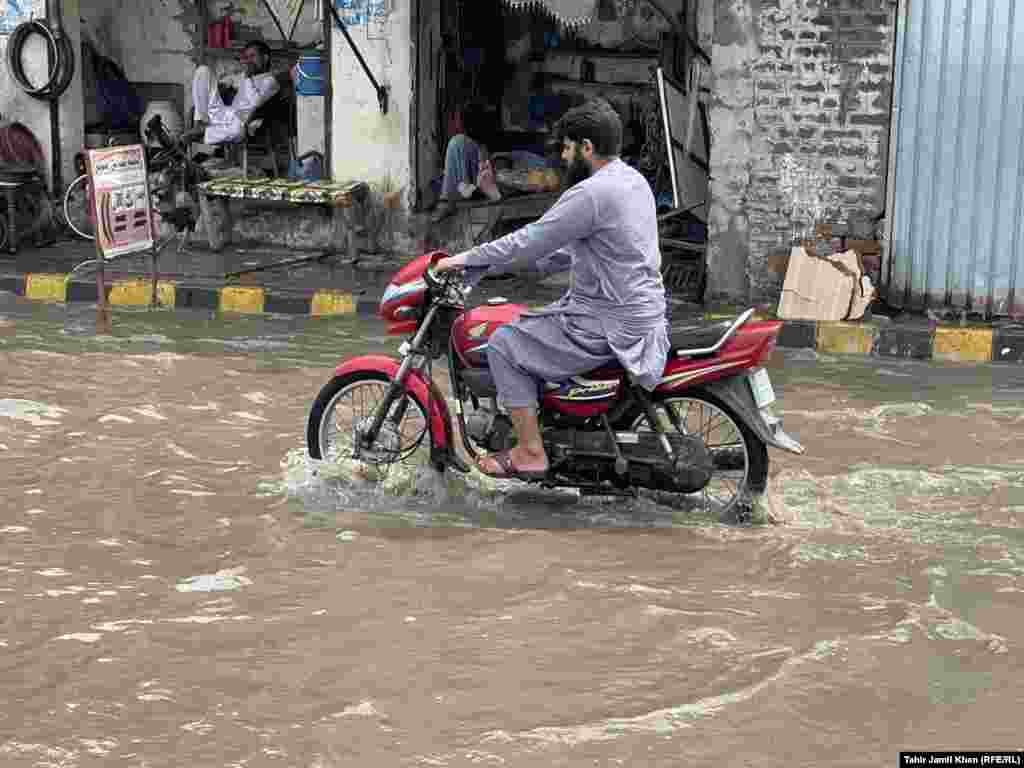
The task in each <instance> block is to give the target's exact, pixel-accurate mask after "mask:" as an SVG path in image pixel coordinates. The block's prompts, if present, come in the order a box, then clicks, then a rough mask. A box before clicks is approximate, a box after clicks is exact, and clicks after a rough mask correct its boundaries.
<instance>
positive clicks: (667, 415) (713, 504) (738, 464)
mask: <svg viewBox="0 0 1024 768" xmlns="http://www.w3.org/2000/svg"><path fill="white" fill-rule="evenodd" d="M653 405H654V410H655V411H656V412H657V417H658V426H659V427H660V428H661V429H662V430H663V431H665V432H666V433H668V434H671V433H673V432H676V431H681V432H682V433H683V434H687V435H693V436H696V437H699V438H700V439H701V440H703V441H704V445H705V446H707V449H708V452H709V453H710V454H711V459H712V463H713V465H714V468H715V469H714V474H713V475H712V477H711V480H710V481H709V482H708V484H707V486H705V487H704V489H703V490H701V491H698V492H697V493H693V494H688V495H687V497H688V498H690V499H692V500H693V501H695V502H696V504H697V507H698V509H700V511H702V512H706V513H707V512H713V513H717V514H718V515H719V516H722V517H724V516H727V515H733V516H735V517H736V518H737V519H744V518H745V517H746V516H747V514H748V513H749V511H750V506H751V497H752V495H753V494H760V493H763V492H764V490H765V488H766V487H767V484H768V447H767V446H766V445H765V444H764V442H763V441H762V440H761V439H760V438H759V437H758V436H757V435H755V434H754V432H753V431H752V430H751V429H750V427H748V426H747V425H746V424H744V423H743V421H742V420H741V419H740V418H739V417H738V416H737V415H736V414H735V413H734V412H733V411H732V409H731V408H729V406H727V405H726V404H725V403H723V402H721V401H720V400H718V399H717V398H714V397H712V396H710V395H708V394H705V393H703V392H702V393H699V394H698V393H693V394H690V395H687V396H679V397H667V398H664V399H662V400H658V401H655V403H654V404H653ZM677 425H678V427H679V428H680V429H679V430H677ZM650 428H651V427H650V424H649V423H648V419H647V415H646V414H645V413H643V412H640V413H636V414H634V415H633V417H632V419H631V420H630V425H629V429H630V430H631V431H634V432H642V431H645V430H650Z"/></svg>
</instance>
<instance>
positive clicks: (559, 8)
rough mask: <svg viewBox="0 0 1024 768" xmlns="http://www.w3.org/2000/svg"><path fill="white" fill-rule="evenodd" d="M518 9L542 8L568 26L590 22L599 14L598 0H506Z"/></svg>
mask: <svg viewBox="0 0 1024 768" xmlns="http://www.w3.org/2000/svg"><path fill="white" fill-rule="evenodd" d="M505 3H506V4H507V5H509V6H511V7H512V8H515V9H516V10H520V9H527V10H533V9H537V8H540V9H542V10H545V11H547V12H548V13H550V14H551V15H552V16H554V17H555V18H556V19H558V21H559V22H561V23H562V24H564V25H565V26H567V27H578V26H581V25H583V24H588V23H590V22H591V21H592V20H593V19H594V18H595V17H596V16H597V6H598V5H599V2H598V0H505Z"/></svg>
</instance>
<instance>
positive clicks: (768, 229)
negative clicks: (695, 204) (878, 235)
mask: <svg viewBox="0 0 1024 768" xmlns="http://www.w3.org/2000/svg"><path fill="white" fill-rule="evenodd" d="M715 2H716V14H715V29H714V47H713V53H712V70H713V80H712V99H711V104H710V114H709V117H710V124H711V130H712V155H711V173H712V192H711V195H712V207H711V211H710V214H709V235H710V240H711V242H710V247H709V254H708V261H709V278H710V282H709V292H710V294H711V295H712V296H713V297H715V296H728V297H730V298H747V299H750V300H754V301H762V300H770V299H773V298H776V297H777V296H778V293H779V290H780V288H781V277H780V276H779V275H777V274H776V273H775V272H773V271H772V270H770V269H769V268H768V259H769V257H770V256H771V255H772V254H774V253H778V252H780V251H781V252H788V249H789V246H790V245H791V243H792V242H794V241H795V240H799V239H800V238H801V237H803V236H804V235H805V234H806V235H809V236H811V237H813V236H814V233H815V228H816V225H818V224H824V223H830V224H832V225H833V231H834V232H835V234H837V235H840V234H844V233H849V234H851V235H859V236H862V237H863V236H865V235H868V236H869V235H870V230H871V227H872V225H871V220H872V218H873V217H875V216H876V215H878V214H880V213H881V212H882V211H883V209H884V204H885V176H886V162H887V160H886V157H887V150H888V134H889V123H890V113H891V92H892V85H891V84H892V41H893V28H892V19H893V14H892V12H891V9H892V6H893V3H892V0H715Z"/></svg>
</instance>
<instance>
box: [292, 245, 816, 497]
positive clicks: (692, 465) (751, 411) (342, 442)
mask: <svg viewBox="0 0 1024 768" xmlns="http://www.w3.org/2000/svg"><path fill="white" fill-rule="evenodd" d="M445 256H447V254H445V253H443V252H435V253H431V254H425V255H422V256H420V257H419V258H417V259H415V260H414V261H412V262H411V263H409V264H408V265H406V266H405V267H404V268H403V269H402V270H401V271H400V272H399V273H398V274H397V275H396V276H395V277H394V279H393V281H392V282H391V284H390V285H389V286H388V288H387V290H386V292H385V294H384V297H383V299H382V301H381V304H380V315H381V317H382V318H383V319H384V320H385V321H386V322H387V323H388V325H389V329H388V332H389V333H390V334H395V335H400V334H412V338H411V339H410V340H407V341H405V342H403V344H402V345H401V347H400V349H399V351H400V354H401V359H395V358H392V357H388V356H384V355H366V356H362V357H357V358H354V359H351V360H347V361H345V362H343V363H342V364H341V365H339V366H338V368H337V370H336V371H335V373H334V377H333V378H332V379H331V380H330V381H329V382H328V383H327V384H326V385H325V386H324V387H323V389H322V390H321V391H320V393H319V395H318V396H317V398H316V400H315V401H314V403H313V407H312V409H311V411H310V414H309V420H308V425H307V433H306V437H307V442H308V448H309V454H310V456H311V457H313V458H314V459H321V460H328V461H332V460H333V461H337V460H340V459H351V460H355V461H359V462H364V463H366V464H371V465H378V466H387V465H391V464H394V463H396V462H399V461H402V460H405V459H407V458H409V457H410V456H411V455H412V454H413V453H414V452H415V451H417V449H419V448H420V447H421V446H422V445H424V441H426V440H429V456H430V462H431V464H432V465H433V466H434V467H436V468H437V469H438V470H440V471H442V472H443V471H444V470H445V469H447V468H449V467H451V468H452V469H455V470H457V471H459V472H463V473H465V472H469V471H470V467H469V466H467V464H466V462H465V461H464V460H463V459H462V457H461V456H460V455H459V453H458V452H457V450H456V440H457V439H460V440H461V443H462V446H463V447H464V449H465V451H466V453H467V454H468V455H469V457H470V458H471V459H473V460H475V459H476V457H477V456H478V453H479V451H481V450H486V451H500V450H505V449H508V448H510V447H511V446H512V445H513V444H514V441H515V435H514V432H513V430H512V424H511V421H510V420H509V417H508V415H507V414H506V413H505V412H504V411H503V409H502V408H501V407H500V406H499V405H498V402H497V389H496V388H495V384H494V379H493V378H492V376H491V373H490V369H489V368H488V364H487V345H488V339H489V338H490V335H491V334H492V333H493V332H494V331H495V330H496V329H497V328H499V327H501V326H502V325H503V324H505V323H509V322H512V321H514V320H515V319H516V318H517V317H519V316H520V315H521V314H522V313H523V312H525V311H526V309H527V308H526V307H525V306H522V305H519V304H510V303H508V302H507V301H506V300H505V299H492V300H490V301H488V302H487V303H486V304H485V305H483V306H479V307H476V308H474V309H471V310H469V311H467V310H466V298H467V296H468V293H469V291H470V290H471V288H470V287H468V286H467V284H466V283H465V282H464V280H463V277H462V276H461V275H459V274H458V273H451V272H447V273H444V274H440V275H439V274H436V273H435V272H434V271H433V270H432V265H433V264H435V263H436V262H437V261H438V260H439V259H441V258H444V257H445ZM753 312H754V311H753V310H752V309H750V310H747V311H746V312H744V313H743V314H742V315H740V316H739V317H737V318H736V319H735V320H733V321H725V322H721V323H716V324H703V325H695V326H689V327H686V328H681V329H675V330H673V331H672V332H671V335H670V338H671V343H672V352H671V354H670V356H669V360H668V363H667V364H666V366H665V373H664V376H663V378H662V380H661V384H660V385H659V386H658V387H657V389H655V390H654V391H653V392H650V393H649V392H647V391H646V390H644V389H642V388H641V387H637V386H634V385H633V384H632V383H631V381H630V379H629V376H628V375H627V373H626V372H625V370H624V369H623V368H622V367H620V366H619V365H618V364H609V365H605V366H603V367H601V368H598V369H597V370H594V371H591V372H590V373H587V374H585V375H583V376H574V377H572V378H571V379H570V380H569V381H561V382H546V383H543V384H541V398H540V409H539V411H538V416H539V420H540V423H541V431H542V436H543V440H544V447H545V449H546V450H547V455H548V462H549V466H550V469H549V471H548V474H547V476H546V477H545V478H544V479H543V480H539V481H537V482H539V483H540V484H541V485H543V486H547V487H569V488H577V489H579V490H580V491H581V492H582V493H585V494H595V495H603V496H606V495H634V494H635V493H636V491H637V490H638V489H640V488H646V489H651V490H655V491H662V492H669V493H675V494H699V496H697V497H696V498H697V501H698V502H701V503H702V504H703V506H704V508H705V509H708V508H712V507H715V508H717V509H718V510H719V511H721V512H725V511H727V510H730V509H732V508H733V507H734V506H736V505H737V504H741V503H744V501H745V500H746V501H747V503H749V498H750V495H751V494H754V493H759V492H762V491H763V490H764V488H765V485H766V482H767V477H768V450H767V447H768V446H772V447H775V448H781V449H782V450H786V451H790V452H792V453H796V454H800V453H803V450H804V449H803V447H802V446H801V445H800V444H799V443H798V442H797V441H796V440H794V439H793V438H791V437H790V436H789V435H787V434H786V433H785V432H784V431H783V430H782V427H781V423H780V421H779V419H778V418H777V417H775V416H774V415H773V413H772V411H771V404H772V403H773V402H774V400H775V394H774V391H773V388H772V384H771V380H770V379H769V376H768V373H767V371H765V369H764V368H763V367H762V366H763V364H764V363H765V362H766V361H767V360H768V358H769V357H770V356H771V354H772V350H773V349H774V348H775V344H776V341H777V338H778V334H779V330H780V328H781V327H782V323H780V322H757V321H753V320H751V316H752V315H753ZM441 357H447V368H448V377H449V381H450V386H451V393H450V394H451V400H452V402H453V403H454V406H455V417H454V419H453V417H452V414H451V412H450V410H449V407H448V402H449V401H448V399H446V397H445V395H444V394H442V392H441V391H440V390H439V389H438V387H437V385H436V384H435V382H434V380H433V377H432V375H431V363H432V361H434V360H437V359H439V358H441ZM456 423H457V424H458V430H456V428H455V426H456ZM457 434H458V435H459V436H460V437H459V438H457V437H456V435H457Z"/></svg>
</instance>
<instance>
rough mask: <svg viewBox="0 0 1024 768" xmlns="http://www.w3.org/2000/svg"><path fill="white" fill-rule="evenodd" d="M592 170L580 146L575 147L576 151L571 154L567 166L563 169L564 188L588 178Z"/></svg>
mask: <svg viewBox="0 0 1024 768" xmlns="http://www.w3.org/2000/svg"><path fill="white" fill-rule="evenodd" d="M593 172H594V171H593V169H592V168H591V167H590V164H589V163H587V161H586V160H585V159H584V157H583V153H582V152H580V148H579V147H576V152H575V153H574V154H573V156H572V160H571V161H570V163H569V166H568V167H567V168H566V169H565V187H566V189H568V188H569V187H571V186H573V185H575V184H579V183H580V182H581V181H585V180H586V179H589V178H590V175H591V174H592V173H593Z"/></svg>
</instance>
